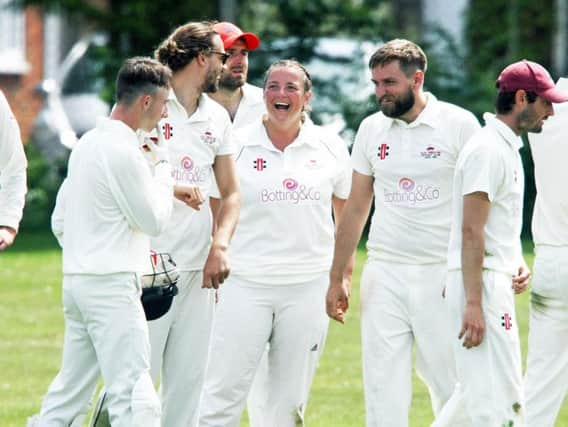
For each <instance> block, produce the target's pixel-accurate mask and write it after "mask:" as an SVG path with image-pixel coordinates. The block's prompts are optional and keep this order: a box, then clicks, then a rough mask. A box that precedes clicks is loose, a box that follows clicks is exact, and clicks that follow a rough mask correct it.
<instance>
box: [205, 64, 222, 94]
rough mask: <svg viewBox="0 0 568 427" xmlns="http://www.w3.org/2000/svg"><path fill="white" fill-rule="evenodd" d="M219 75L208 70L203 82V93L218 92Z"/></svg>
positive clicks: (214, 71)
mask: <svg viewBox="0 0 568 427" xmlns="http://www.w3.org/2000/svg"><path fill="white" fill-rule="evenodd" d="M218 77H219V74H218V73H217V72H216V70H213V69H210V70H209V71H208V72H207V75H206V76H205V82H203V92H205V93H215V92H217V91H218V90H219V78H218Z"/></svg>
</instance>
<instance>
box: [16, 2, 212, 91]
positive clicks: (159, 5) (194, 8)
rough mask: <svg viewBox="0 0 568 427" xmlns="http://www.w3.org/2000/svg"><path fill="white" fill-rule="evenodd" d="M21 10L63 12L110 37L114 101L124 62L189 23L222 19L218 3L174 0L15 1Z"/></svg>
mask: <svg viewBox="0 0 568 427" xmlns="http://www.w3.org/2000/svg"><path fill="white" fill-rule="evenodd" d="M13 4H14V5H16V6H19V7H23V6H39V7H41V8H43V9H44V10H46V11H54V12H61V13H62V14H64V15H66V16H68V17H69V18H70V20H71V22H79V23H81V24H80V26H81V27H87V28H92V29H97V30H99V31H102V32H104V33H106V34H107V35H108V43H107V45H106V47H105V48H104V49H102V50H101V51H100V52H99V54H100V55H99V56H100V60H101V61H103V63H104V67H103V72H104V77H105V80H106V81H107V82H108V84H107V89H106V90H105V98H107V99H108V100H110V99H111V98H112V87H113V83H114V78H115V76H116V72H117V71H118V68H119V66H120V64H121V63H122V61H123V60H124V58H127V57H130V56H135V55H150V56H151V55H152V54H153V51H154V49H155V48H156V47H157V46H158V45H159V43H160V42H161V41H162V40H163V38H164V37H166V36H167V35H168V34H169V33H170V32H171V31H172V30H173V29H174V28H175V27H177V26H179V25H182V24H184V23H186V22H188V21H199V20H209V19H211V18H212V17H216V16H217V15H218V5H217V2H214V1H182V2H179V1H174V0H159V1H155V0H154V1H149V0H128V1H124V0H104V1H85V0H13Z"/></svg>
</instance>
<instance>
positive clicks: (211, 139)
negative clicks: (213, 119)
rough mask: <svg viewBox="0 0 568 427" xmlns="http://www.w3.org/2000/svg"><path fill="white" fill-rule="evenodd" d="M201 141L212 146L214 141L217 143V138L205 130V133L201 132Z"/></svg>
mask: <svg viewBox="0 0 568 427" xmlns="http://www.w3.org/2000/svg"><path fill="white" fill-rule="evenodd" d="M201 140H202V141H203V142H204V143H206V144H213V143H214V142H215V141H217V138H215V135H213V132H211V131H210V130H206V131H205V132H203V135H201Z"/></svg>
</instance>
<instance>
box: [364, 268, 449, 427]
mask: <svg viewBox="0 0 568 427" xmlns="http://www.w3.org/2000/svg"><path fill="white" fill-rule="evenodd" d="M446 272H447V266H446V264H445V263H443V264H442V263H440V264H427V265H413V264H398V263H391V262H384V261H377V260H370V261H368V262H367V264H366V265H365V267H364V269H363V273H362V276H361V340H362V354H363V384H364V388H365V410H366V421H367V427H406V426H408V412H409V409H410V402H411V398H412V347H413V343H414V344H416V370H417V372H418V375H419V376H420V377H421V378H422V379H423V381H424V382H425V383H426V385H427V386H428V389H429V392H430V398H431V401H432V402H431V403H432V408H433V411H434V414H437V413H438V411H439V410H440V408H441V407H442V406H443V405H444V403H445V402H446V401H447V400H448V399H449V397H450V396H451V394H452V392H453V390H454V386H455V383H456V376H455V370H454V366H455V364H454V359H453V357H452V348H451V341H450V335H449V332H450V329H449V318H448V315H447V314H448V312H447V307H446V302H445V300H444V298H443V297H442V293H443V290H444V285H445V279H446Z"/></svg>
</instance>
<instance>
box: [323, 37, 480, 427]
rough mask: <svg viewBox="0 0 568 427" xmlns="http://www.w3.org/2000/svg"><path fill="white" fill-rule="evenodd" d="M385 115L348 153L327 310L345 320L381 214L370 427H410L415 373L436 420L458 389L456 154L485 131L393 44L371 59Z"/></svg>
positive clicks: (368, 389)
mask: <svg viewBox="0 0 568 427" xmlns="http://www.w3.org/2000/svg"><path fill="white" fill-rule="evenodd" d="M369 68H370V69H371V74H372V82H373V84H374V85H375V94H376V97H377V102H378V105H379V108H380V112H378V113H375V114H373V115H371V116H369V117H367V118H366V119H365V120H363V122H362V123H361V125H360V127H359V130H358V132H357V136H356V138H355V144H354V146H353V151H352V155H351V157H352V163H353V169H354V172H353V182H352V190H351V194H350V196H349V199H348V200H347V202H346V205H345V209H344V213H343V216H342V218H341V221H340V223H339V228H338V233H337V238H336V243H335V255H334V261H333V265H332V267H331V272H330V283H329V290H328V294H327V312H328V314H329V316H330V317H332V318H333V319H335V320H337V321H339V322H344V321H345V312H346V310H347V309H348V303H349V289H347V288H346V286H345V285H344V283H343V273H344V271H345V267H346V265H347V260H348V259H349V257H350V255H351V254H352V252H353V251H354V250H355V248H356V245H357V243H358V241H359V238H360V236H361V232H362V230H363V227H364V224H365V221H366V219H367V216H368V215H369V210H370V207H371V202H372V200H373V196H374V198H375V211H374V214H373V218H372V222H371V229H370V232H369V238H368V242H367V251H368V261H367V264H366V265H365V268H364V270H363V273H362V276H361V334H362V337H361V338H362V352H363V382H364V387H365V405H366V422H367V426H368V427H379V426H385V427H386V426H388V427H393V426H396V427H405V426H407V425H408V411H409V407H410V401H411V397H412V392H411V384H412V380H411V378H412V377H411V374H412V371H411V369H412V356H413V353H412V347H413V344H415V346H416V370H417V371H418V374H419V375H420V377H421V378H422V379H423V380H424V381H425V383H426V384H427V385H428V389H429V391H430V397H431V401H432V408H433V410H434V414H437V413H438V411H439V410H440V409H441V408H442V406H443V405H444V403H445V402H446V401H447V400H448V399H449V398H450V396H451V395H452V392H453V390H454V386H455V383H456V375H455V371H454V369H452V367H453V366H454V360H453V357H452V347H451V340H450V329H449V325H448V316H447V308H446V304H445V300H444V299H443V296H442V293H443V290H444V286H445V284H446V271H447V252H448V239H449V232H450V223H451V198H452V179H453V173H454V168H455V165H456V161H457V158H458V155H459V153H460V151H461V150H462V148H463V146H464V145H465V143H466V141H467V140H468V139H469V137H470V136H471V135H472V134H473V133H474V132H475V131H476V130H477V129H478V128H479V123H478V122H477V120H476V118H475V117H474V116H473V114H471V113H470V112H468V111H466V110H463V109H462V108H459V107H457V106H455V105H452V104H448V103H445V102H442V101H439V100H437V99H436V98H435V97H434V95H432V94H431V93H428V92H424V89H423V85H424V78H425V73H426V68H427V58H426V55H425V54H424V52H423V51H422V49H421V48H420V47H419V46H417V45H416V44H415V43H413V42H411V41H408V40H400V39H396V40H391V41H389V42H388V43H386V44H385V45H383V46H382V47H380V48H379V49H378V50H377V51H376V52H375V53H374V54H373V55H372V56H371V59H370V61H369Z"/></svg>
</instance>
